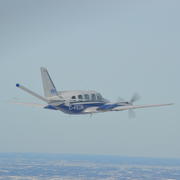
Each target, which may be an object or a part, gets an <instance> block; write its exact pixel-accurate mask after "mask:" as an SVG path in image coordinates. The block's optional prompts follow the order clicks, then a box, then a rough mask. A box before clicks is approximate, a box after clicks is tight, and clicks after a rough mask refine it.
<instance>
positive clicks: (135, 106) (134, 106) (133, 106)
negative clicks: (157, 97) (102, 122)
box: [111, 103, 173, 111]
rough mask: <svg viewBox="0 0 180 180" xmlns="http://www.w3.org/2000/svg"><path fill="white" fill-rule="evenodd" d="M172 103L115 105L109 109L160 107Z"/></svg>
mask: <svg viewBox="0 0 180 180" xmlns="http://www.w3.org/2000/svg"><path fill="white" fill-rule="evenodd" d="M170 105H173V103H169V104H151V105H132V106H129V105H127V106H118V107H115V108H113V109H111V111H123V110H128V109H140V108H150V107H161V106H170Z"/></svg>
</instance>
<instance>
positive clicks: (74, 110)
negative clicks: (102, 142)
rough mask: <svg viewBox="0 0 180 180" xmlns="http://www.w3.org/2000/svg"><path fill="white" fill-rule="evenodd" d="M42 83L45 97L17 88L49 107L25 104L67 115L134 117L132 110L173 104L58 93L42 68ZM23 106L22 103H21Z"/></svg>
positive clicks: (17, 85)
mask: <svg viewBox="0 0 180 180" xmlns="http://www.w3.org/2000/svg"><path fill="white" fill-rule="evenodd" d="M41 76H42V83H43V88H44V95H45V97H42V96H40V95H38V94H37V93H35V92H33V91H31V90H29V89H27V88H26V87H24V86H22V85H21V84H19V83H18V84H16V87H18V88H20V89H22V90H24V91H26V92H27V93H29V94H31V95H33V96H35V97H36V98H39V99H41V100H42V101H44V102H46V103H47V105H40V104H33V103H23V104H26V105H35V106H42V107H43V108H45V109H51V110H60V111H62V112H64V113H67V114H93V113H99V112H109V111H124V110H129V112H130V114H131V115H133V112H132V110H133V109H138V108H148V107H159V106H168V105H172V104H170V103H169V104H152V105H133V103H134V102H135V101H136V100H137V99H139V96H138V95H136V94H135V95H134V96H133V97H132V99H131V100H130V101H124V100H119V101H118V102H115V103H113V102H110V101H108V100H107V99H105V98H103V97H102V95H101V94H100V93H98V92H96V91H82V90H81V91H59V92H58V91H57V90H56V87H55V86H54V83H53V81H52V80H51V77H50V76H49V73H48V71H47V69H46V68H43V67H41ZM21 104H22V103H21Z"/></svg>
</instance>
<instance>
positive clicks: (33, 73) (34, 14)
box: [0, 0, 180, 158]
mask: <svg viewBox="0 0 180 180" xmlns="http://www.w3.org/2000/svg"><path fill="white" fill-rule="evenodd" d="M179 7H180V2H179V1H176V0H173V1H166V0H165V1H164V0H158V1H155V0H154V1H142V0H139V1H102V0H98V1H86V0H85V1H80V0H76V1H72V0H66V1H55V0H53V1H41V0H39V1H34V0H32V1H23V0H17V1H12V0H8V1H7V0H6V1H5V0H1V1H0V26H1V28H0V73H1V76H0V81H1V93H0V100H1V103H0V108H1V117H0V124H1V126H0V152H51V153H53V152H56V153H83V154H113V155H121V156H147V157H177V158H180V143H179V138H180V131H179V127H180V114H179V99H180V94H179V92H180V85H179V77H180V72H179V67H180V61H179V59H180V54H179V48H180V34H179V32H180V24H179V17H180V11H179ZM41 66H45V67H47V68H48V70H49V73H50V75H51V77H52V79H53V81H54V83H55V85H56V87H57V89H58V90H75V89H82V90H89V89H92V90H97V91H99V92H101V93H102V95H103V96H104V97H106V98H108V99H110V100H114V101H116V100H117V98H118V97H119V96H120V97H123V98H124V99H127V100H128V99H130V98H131V96H132V94H133V93H134V92H138V93H139V94H140V95H141V97H142V98H141V99H140V100H139V102H138V103H139V104H152V103H169V102H174V103H175V105H174V106H172V107H162V108H155V109H145V110H137V111H136V115H137V116H136V118H135V119H128V114H127V112H114V113H104V114H103V113H102V114H97V115H94V116H93V117H92V118H90V117H89V116H68V115H66V114H63V113H61V112H55V111H48V110H44V109H38V108H33V107H24V106H19V105H12V104H9V103H7V101H9V100H12V99H13V98H15V97H16V98H18V99H19V100H20V101H27V102H40V101H39V100H37V99H35V98H34V97H31V96H29V95H28V94H26V93H24V92H21V91H20V90H19V89H17V88H16V87H15V84H16V83H17V82H19V83H23V84H24V85H25V86H27V87H29V88H30V89H32V90H34V91H36V92H38V93H40V94H42V93H43V91H42V84H41V78H40V70H39V68H40V67H41Z"/></svg>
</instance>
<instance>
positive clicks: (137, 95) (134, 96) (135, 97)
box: [130, 93, 140, 104]
mask: <svg viewBox="0 0 180 180" xmlns="http://www.w3.org/2000/svg"><path fill="white" fill-rule="evenodd" d="M139 99H140V96H139V94H138V93H135V94H134V95H133V96H132V98H131V100H130V103H131V104H133V103H134V102H135V101H137V100H139Z"/></svg>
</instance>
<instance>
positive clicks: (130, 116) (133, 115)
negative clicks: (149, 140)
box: [128, 109, 136, 119]
mask: <svg viewBox="0 0 180 180" xmlns="http://www.w3.org/2000/svg"><path fill="white" fill-rule="evenodd" d="M128 116H129V119H133V118H135V117H136V113H135V112H134V111H133V110H132V109H129V110H128Z"/></svg>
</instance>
